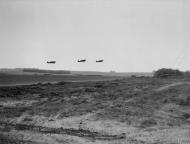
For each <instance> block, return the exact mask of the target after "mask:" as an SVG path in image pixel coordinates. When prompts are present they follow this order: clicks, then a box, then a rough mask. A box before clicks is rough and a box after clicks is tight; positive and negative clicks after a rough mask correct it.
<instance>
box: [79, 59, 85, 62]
mask: <svg viewBox="0 0 190 144" xmlns="http://www.w3.org/2000/svg"><path fill="white" fill-rule="evenodd" d="M78 62H86V60H85V59H82V60H78Z"/></svg>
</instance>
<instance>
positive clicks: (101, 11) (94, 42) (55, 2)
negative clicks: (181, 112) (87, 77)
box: [0, 0, 190, 72]
mask: <svg viewBox="0 0 190 144" xmlns="http://www.w3.org/2000/svg"><path fill="white" fill-rule="evenodd" d="M189 54H190V1H189V0H0V68H41V69H59V70H81V71H83V70H87V71H110V70H113V71H117V72H151V71H153V70H157V69H159V68H163V67H164V68H176V69H181V70H190V56H189ZM78 59H87V61H86V62H85V63H77V60H78ZM98 59H104V60H105V61H104V62H103V63H96V62H95V61H96V60H98ZM50 60H55V61H57V63H56V64H55V65H50V64H47V63H46V61H50Z"/></svg>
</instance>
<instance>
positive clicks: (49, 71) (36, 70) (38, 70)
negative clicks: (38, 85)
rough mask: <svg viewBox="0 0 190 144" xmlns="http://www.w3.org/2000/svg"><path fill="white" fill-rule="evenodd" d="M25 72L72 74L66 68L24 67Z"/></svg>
mask: <svg viewBox="0 0 190 144" xmlns="http://www.w3.org/2000/svg"><path fill="white" fill-rule="evenodd" d="M23 72H32V73H45V74H71V72H70V71H66V70H42V69H23Z"/></svg>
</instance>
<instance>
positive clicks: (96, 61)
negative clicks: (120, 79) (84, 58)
mask: <svg viewBox="0 0 190 144" xmlns="http://www.w3.org/2000/svg"><path fill="white" fill-rule="evenodd" d="M103 61H104V60H97V61H96V62H103Z"/></svg>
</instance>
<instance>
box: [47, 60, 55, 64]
mask: <svg viewBox="0 0 190 144" xmlns="http://www.w3.org/2000/svg"><path fill="white" fill-rule="evenodd" d="M55 63H56V61H47V64H55Z"/></svg>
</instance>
